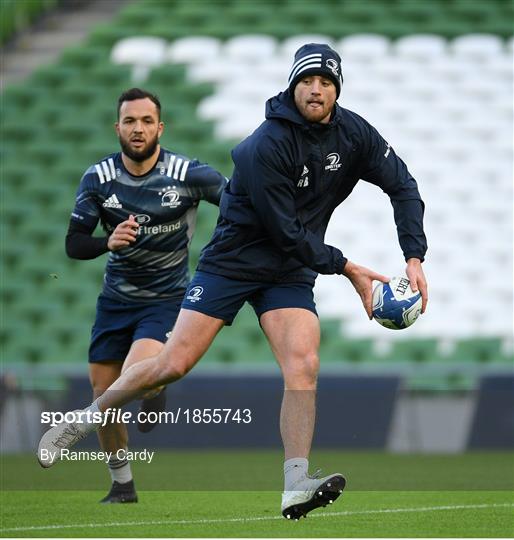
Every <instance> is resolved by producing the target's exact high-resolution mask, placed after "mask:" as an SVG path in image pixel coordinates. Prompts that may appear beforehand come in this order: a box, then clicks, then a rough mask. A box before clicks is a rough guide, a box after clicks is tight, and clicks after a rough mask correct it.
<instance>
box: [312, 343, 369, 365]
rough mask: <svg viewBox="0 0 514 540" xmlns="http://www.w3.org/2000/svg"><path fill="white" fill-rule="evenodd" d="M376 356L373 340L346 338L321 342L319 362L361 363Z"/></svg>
mask: <svg viewBox="0 0 514 540" xmlns="http://www.w3.org/2000/svg"><path fill="white" fill-rule="evenodd" d="M375 358H376V355H375V353H374V351H373V342H372V341H371V340H369V339H347V338H341V339H340V340H339V341H330V342H328V343H325V344H323V343H322V344H321V347H320V360H321V362H341V363H353V364H356V363H363V362H367V363H368V362H372V361H374V360H375Z"/></svg>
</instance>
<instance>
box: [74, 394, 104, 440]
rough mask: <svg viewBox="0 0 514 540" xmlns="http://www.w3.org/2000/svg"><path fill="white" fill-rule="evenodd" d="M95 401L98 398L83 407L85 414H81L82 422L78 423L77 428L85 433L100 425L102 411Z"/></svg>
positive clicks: (94, 429)
mask: <svg viewBox="0 0 514 540" xmlns="http://www.w3.org/2000/svg"><path fill="white" fill-rule="evenodd" d="M97 401H98V400H96V399H95V401H93V403H91V405H90V406H89V407H86V408H85V409H84V413H86V414H83V415H82V423H81V424H79V429H81V430H82V431H84V432H85V433H91V432H92V431H96V430H97V429H99V428H100V427H101V425H102V419H103V413H102V412H100V409H99V408H98V403H97ZM88 413H89V414H88Z"/></svg>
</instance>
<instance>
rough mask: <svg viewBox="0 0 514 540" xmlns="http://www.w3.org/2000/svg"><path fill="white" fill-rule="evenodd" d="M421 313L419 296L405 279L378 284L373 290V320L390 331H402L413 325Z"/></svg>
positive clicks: (396, 278)
mask: <svg viewBox="0 0 514 540" xmlns="http://www.w3.org/2000/svg"><path fill="white" fill-rule="evenodd" d="M420 313H421V294H420V293H419V291H418V292H414V291H413V290H412V289H411V287H410V281H409V280H408V279H407V278H406V277H393V278H391V281H390V282H389V283H382V282H379V283H378V285H377V286H376V287H375V289H374V290H373V318H374V319H375V321H377V323H378V324H381V325H382V326H384V327H385V328H390V329H391V330H403V329H404V328H407V327H408V326H410V325H411V324H414V322H415V321H416V319H417V318H418V317H419V314H420Z"/></svg>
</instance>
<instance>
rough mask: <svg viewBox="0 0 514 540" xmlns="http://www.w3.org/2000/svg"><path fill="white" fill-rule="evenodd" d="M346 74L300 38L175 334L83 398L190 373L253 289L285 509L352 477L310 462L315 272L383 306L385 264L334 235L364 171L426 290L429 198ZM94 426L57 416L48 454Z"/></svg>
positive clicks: (121, 394) (331, 495)
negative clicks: (274, 405)
mask: <svg viewBox="0 0 514 540" xmlns="http://www.w3.org/2000/svg"><path fill="white" fill-rule="evenodd" d="M342 83H343V79H342V73H341V58H340V57H339V55H338V53H337V52H336V51H334V50H333V49H331V48H330V47H329V46H328V45H325V44H317V43H309V44H306V45H304V46H303V47H301V48H300V49H299V50H298V51H297V52H296V55H295V58H294V62H293V65H292V68H291V71H290V74H289V84H288V88H287V89H286V90H285V91H284V92H281V93H279V94H278V95H277V96H274V97H272V98H270V99H269V100H268V102H267V103H266V120H265V121H264V122H263V123H262V124H261V125H260V126H259V127H258V128H257V129H256V130H255V131H254V132H253V133H252V134H251V135H250V136H249V137H247V138H246V139H245V140H244V141H243V142H241V143H240V144H239V145H238V146H237V147H236V148H235V149H234V150H233V151H232V159H233V161H234V165H235V168H234V172H233V175H232V178H231V180H230V182H229V183H228V185H227V187H226V188H225V190H224V191H223V195H222V198H221V202H220V216H219V218H218V223H217V225H216V229H215V231H214V234H213V237H212V239H211V241H210V243H209V244H208V245H207V246H206V247H205V248H204V249H203V251H202V255H201V257H200V261H199V264H198V268H197V271H196V273H195V275H194V277H193V279H192V281H191V283H190V285H189V286H188V289H187V292H186V294H185V296H184V300H183V303H182V309H181V311H180V315H179V317H178V319H177V322H176V324H175V327H174V329H173V332H172V334H171V337H170V339H169V340H168V342H167V343H166V345H165V347H164V349H163V350H162V351H161V352H160V353H159V354H158V355H157V356H155V357H153V358H151V359H148V360H147V361H146V362H145V364H144V368H143V365H142V364H135V365H134V366H132V367H131V368H130V369H128V370H127V371H126V372H125V373H123V374H122V375H121V377H120V378H119V379H118V380H117V381H116V382H115V383H114V384H113V385H112V386H111V387H110V388H109V389H108V391H106V392H105V393H104V394H103V395H102V396H100V398H98V399H97V400H96V401H95V402H94V403H93V404H92V405H91V406H89V407H87V408H86V409H84V411H81V412H86V413H96V414H98V415H100V416H101V415H102V413H104V412H105V411H107V409H109V408H113V407H120V406H121V405H123V404H124V403H127V402H129V401H130V400H132V399H134V398H135V397H137V396H138V394H139V393H140V392H141V391H143V390H149V389H152V388H155V387H157V386H159V385H161V384H165V383H171V382H173V381H176V380H178V379H180V378H181V377H183V376H184V375H186V374H187V373H188V372H189V371H190V370H191V369H192V368H193V367H194V365H195V364H196V363H197V362H198V360H199V359H200V358H201V357H202V355H203V354H204V353H205V352H206V351H207V349H208V348H209V346H210V345H211V343H212V341H213V340H214V338H215V337H216V334H217V333H218V332H219V331H220V329H221V328H222V327H223V326H224V325H230V324H231V323H232V320H233V319H234V317H235V316H236V314H237V312H238V311H239V309H240V308H241V306H242V305H243V304H244V302H246V301H248V302H249V303H250V304H251V305H252V306H253V308H254V310H255V313H256V315H257V317H258V319H259V323H260V325H261V327H262V329H263V331H264V333H265V334H266V337H267V338H268V341H269V342H270V345H271V348H272V350H273V353H274V355H275V357H276V359H277V361H278V363H279V365H280V369H281V372H282V376H283V378H284V398H283V401H282V409H281V413H280V432H281V435H282V441H283V444H284V453H285V456H284V457H285V462H284V492H283V494H282V504H281V512H282V514H283V516H284V517H286V518H288V519H298V518H300V517H301V516H305V515H306V514H307V513H308V512H310V511H311V510H313V509H315V508H318V507H320V506H326V505H327V504H330V503H331V502H333V501H334V500H335V499H336V498H337V497H338V496H339V495H340V493H341V492H342V490H343V488H344V486H345V479H344V477H343V476H342V475H341V474H339V473H335V474H331V475H329V476H325V477H321V478H320V477H316V476H310V475H309V474H308V465H309V464H308V457H309V453H310V448H311V442H312V435H313V430H314V420H315V406H316V405H315V403H316V401H315V400H316V382H317V374H318V369H319V358H318V347H319V340H320V329H319V321H318V317H317V314H316V308H315V304H314V300H313V286H314V280H315V278H316V276H317V274H318V273H322V274H339V275H341V276H344V277H345V278H347V279H348V280H349V281H350V282H351V284H352V285H353V287H354V288H355V290H356V292H357V294H358V295H359V296H360V298H361V300H362V304H363V306H364V309H365V312H366V314H367V316H368V317H369V318H371V317H372V305H371V304H372V282H373V280H380V281H387V280H388V278H387V277H385V276H383V275H381V274H378V273H376V272H374V271H373V270H370V269H368V268H365V267H363V266H360V265H358V264H356V263H355V262H353V261H351V260H349V259H348V258H347V257H345V256H344V255H343V253H342V252H341V251H340V250H339V249H338V248H336V247H334V246H330V245H327V244H325V242H324V236H325V231H326V228H327V225H328V222H329V220H330V217H331V215H332V213H333V211H334V209H335V208H336V207H337V206H339V205H340V204H341V203H342V202H343V201H344V200H345V199H346V198H347V197H348V196H349V195H350V194H351V192H352V190H353V189H354V187H355V186H356V184H357V183H358V182H359V180H361V179H362V180H364V181H366V182H370V183H372V184H374V185H376V186H377V187H378V188H380V189H382V191H383V192H384V193H385V194H386V195H387V196H388V199H389V200H390V202H391V205H392V208H393V212H394V220H395V223H396V228H397V231H398V240H399V243H400V246H401V248H402V251H403V255H404V257H405V261H406V274H407V276H408V278H409V280H410V282H411V285H412V288H413V289H414V290H419V291H420V293H421V296H422V302H423V303H422V312H424V311H425V308H426V305H427V300H428V293H427V283H426V279H425V276H424V272H423V269H422V262H423V260H424V256H425V252H426V250H427V245H426V238H425V234H424V230H423V212H424V204H423V201H422V199H421V197H420V194H419V191H418V187H417V183H416V181H415V180H414V178H413V177H412V176H411V174H410V173H409V171H408V169H407V166H406V165H405V163H404V162H403V161H402V160H401V159H400V158H399V157H398V156H397V155H396V153H395V151H394V150H393V148H392V147H391V146H390V145H389V144H388V143H387V142H386V141H385V140H384V139H383V138H382V137H381V136H380V134H379V133H378V131H377V130H376V129H375V128H374V127H373V126H371V125H370V124H369V123H368V122H367V121H366V120H365V119H364V118H362V117H361V116H359V115H358V114H356V113H354V112H352V111H350V110H348V109H345V108H343V107H341V106H340V105H339V104H337V103H336V99H337V97H338V96H339V94H340V92H341V87H342ZM355 234H356V235H358V234H359V231H355ZM341 302H344V299H341ZM191 335H194V336H195V338H196V339H194V340H192V339H190V336H191ZM86 416H87V415H86ZM89 416H90V418H93V416H94V415H92V414H89ZM83 418H84V416H83ZM85 419H86V420H87V417H86V418H85ZM95 429H97V425H95V423H94V421H92V422H89V423H88V422H85V423H84V422H83V423H80V422H79V421H77V422H71V423H65V424H61V425H59V426H56V427H54V428H51V429H50V430H49V431H47V433H46V434H45V435H43V437H42V439H41V442H40V446H39V461H40V463H41V465H42V466H43V467H50V466H51V465H52V464H53V463H54V462H55V460H57V459H59V453H58V452H55V451H54V453H53V454H52V455H50V454H49V450H51V449H54V450H55V449H56V448H59V447H60V446H62V445H64V446H65V447H66V448H69V447H71V446H72V445H73V444H75V442H76V441H78V440H80V439H81V438H83V437H85V436H86V435H87V434H88V433H89V432H91V431H94V430H95ZM334 429H344V425H341V426H337V427H336V426H334ZM43 451H44V454H45V455H46V456H48V457H44V455H43ZM52 456H53V457H52ZM248 489H252V487H251V486H248Z"/></svg>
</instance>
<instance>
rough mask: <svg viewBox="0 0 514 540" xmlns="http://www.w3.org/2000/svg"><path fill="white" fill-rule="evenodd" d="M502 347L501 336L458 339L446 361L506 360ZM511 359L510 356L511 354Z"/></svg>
mask: <svg viewBox="0 0 514 540" xmlns="http://www.w3.org/2000/svg"><path fill="white" fill-rule="evenodd" d="M508 360H509V358H508V355H505V353H504V352H503V349H502V340H501V338H474V339H464V340H459V341H458V342H457V343H456V344H455V350H454V352H453V353H452V354H451V355H450V357H449V359H448V361H452V362H462V363H475V364H490V363H494V362H503V361H508ZM511 361H512V356H511Z"/></svg>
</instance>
